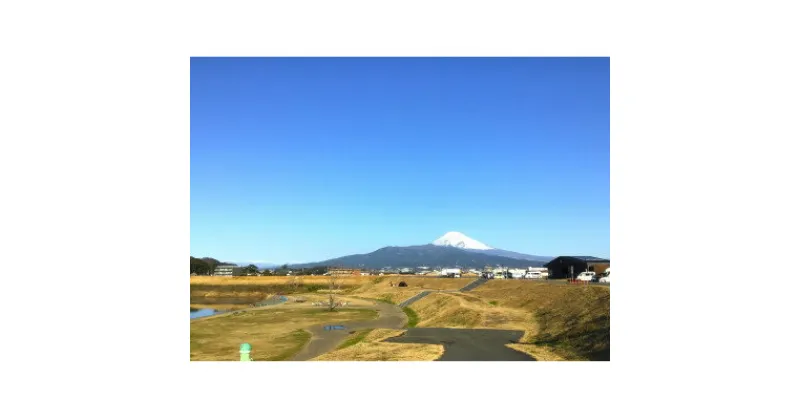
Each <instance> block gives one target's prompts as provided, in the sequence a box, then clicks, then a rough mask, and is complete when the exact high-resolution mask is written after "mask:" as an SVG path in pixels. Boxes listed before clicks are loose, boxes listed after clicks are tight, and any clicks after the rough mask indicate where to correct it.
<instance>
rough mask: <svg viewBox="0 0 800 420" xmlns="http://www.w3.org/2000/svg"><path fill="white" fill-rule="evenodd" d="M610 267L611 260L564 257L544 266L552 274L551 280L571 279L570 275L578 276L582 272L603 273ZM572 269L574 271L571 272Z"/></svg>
mask: <svg viewBox="0 0 800 420" xmlns="http://www.w3.org/2000/svg"><path fill="white" fill-rule="evenodd" d="M610 265H611V260H607V259H605V258H597V257H588V256H577V257H575V256H562V257H556V258H553V260H552V261H550V262H549V263H547V264H545V265H544V266H545V267H547V270H548V271H549V272H550V278H551V279H566V278H569V277H570V275H572V276H577V275H578V274H580V273H581V272H582V271H594V272H595V273H602V272H603V271H605V269H606V268H608V267H609V266H610ZM570 268H571V270H572V271H570Z"/></svg>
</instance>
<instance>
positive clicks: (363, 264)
mask: <svg viewBox="0 0 800 420" xmlns="http://www.w3.org/2000/svg"><path fill="white" fill-rule="evenodd" d="M550 260H552V258H551V257H544V256H536V255H529V254H522V253H519V252H513V251H505V250H502V249H496V248H492V247H490V246H489V245H486V244H484V243H483V242H480V241H478V240H475V239H472V238H470V237H469V236H467V235H465V234H463V233H461V232H447V233H445V234H444V235H443V236H441V237H440V238H438V239H436V240H434V241H433V242H432V243H430V244H427V245H414V246H387V247H384V248H380V249H378V250H376V251H373V252H370V253H368V254H354V255H347V256H344V257H339V258H333V259H330V260H325V261H319V262H312V263H304V264H290V266H291V267H296V268H307V267H314V266H340V267H353V268H359V267H360V268H370V269H380V268H383V267H394V268H399V267H420V266H429V267H448V266H449V267H452V266H461V267H472V268H483V267H485V266H487V265H488V266H498V265H499V266H506V267H518V268H523V267H528V266H531V265H537V266H542V265H544V264H545V263H546V262H548V261H550Z"/></svg>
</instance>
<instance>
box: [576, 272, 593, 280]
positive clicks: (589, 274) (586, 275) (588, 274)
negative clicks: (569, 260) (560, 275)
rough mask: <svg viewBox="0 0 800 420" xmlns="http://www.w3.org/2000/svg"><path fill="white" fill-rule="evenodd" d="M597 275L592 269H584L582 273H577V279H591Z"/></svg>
mask: <svg viewBox="0 0 800 420" xmlns="http://www.w3.org/2000/svg"><path fill="white" fill-rule="evenodd" d="M595 277H597V275H596V274H595V272H594V271H584V272H583V273H580V274H578V278H577V279H576V280H578V281H593V280H594V279H595Z"/></svg>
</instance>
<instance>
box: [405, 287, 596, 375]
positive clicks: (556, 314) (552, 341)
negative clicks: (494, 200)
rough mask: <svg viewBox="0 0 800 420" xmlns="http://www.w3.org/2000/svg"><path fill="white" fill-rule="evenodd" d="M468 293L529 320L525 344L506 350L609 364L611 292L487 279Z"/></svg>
mask: <svg viewBox="0 0 800 420" xmlns="http://www.w3.org/2000/svg"><path fill="white" fill-rule="evenodd" d="M470 294H472V295H474V296H476V297H478V298H480V299H482V300H489V301H496V302H497V306H498V307H503V308H507V309H509V310H521V311H525V312H527V313H528V314H530V315H531V316H532V320H534V321H535V329H530V330H526V335H525V336H524V337H523V340H521V342H522V343H525V344H518V345H511V346H516V347H520V349H522V348H525V347H527V348H530V349H531V350H535V349H536V348H539V349H547V350H548V351H550V352H553V353H555V354H558V355H559V356H561V357H563V358H565V359H569V360H610V341H611V336H610V299H611V292H610V289H609V288H608V287H606V286H591V285H586V286H581V285H567V284H551V283H547V282H525V281H518V280H492V281H490V282H488V283H486V284H484V285H482V286H480V287H478V288H476V289H474V290H472V291H471V293H470ZM423 300H424V299H423ZM412 306H413V305H412ZM534 357H536V356H534Z"/></svg>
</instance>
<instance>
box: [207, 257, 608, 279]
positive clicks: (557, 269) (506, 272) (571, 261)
mask: <svg viewBox="0 0 800 420" xmlns="http://www.w3.org/2000/svg"><path fill="white" fill-rule="evenodd" d="M610 266H611V261H610V260H609V259H606V258H597V257H591V256H560V257H556V258H553V259H552V260H551V261H550V262H548V263H547V264H545V265H544V267H526V268H522V267H514V268H511V267H484V268H483V270H482V271H481V270H477V269H462V268H440V267H436V270H431V269H430V268H429V267H416V269H412V268H400V269H392V268H391V267H384V269H382V270H372V271H362V270H361V269H357V268H342V267H336V268H330V269H329V270H328V272H327V273H325V275H334V276H368V275H384V274H408V275H411V274H414V275H436V276H454V275H463V274H465V273H471V274H476V275H481V274H487V273H492V275H493V276H494V277H500V276H502V277H511V278H525V277H526V276H528V275H532V273H539V275H538V276H536V277H532V278H542V277H546V278H550V279H565V278H575V277H576V276H577V275H578V274H579V273H581V272H584V271H594V272H595V273H602V272H603V271H605V270H606V269H607V268H609V267H610ZM237 268H238V267H237V266H235V265H220V266H217V267H216V268H215V269H214V273H213V275H214V276H227V277H231V276H233V275H234V270H235V269H237ZM287 275H292V272H291V271H289V273H288V274H287Z"/></svg>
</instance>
